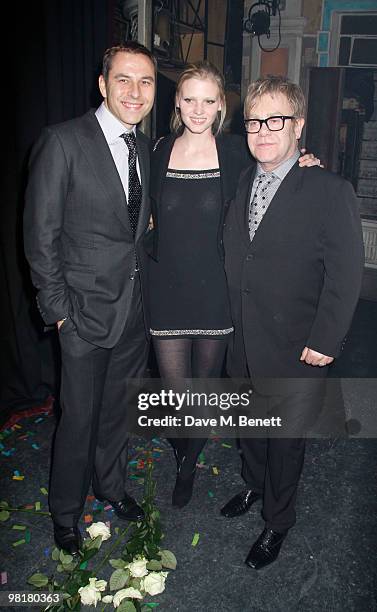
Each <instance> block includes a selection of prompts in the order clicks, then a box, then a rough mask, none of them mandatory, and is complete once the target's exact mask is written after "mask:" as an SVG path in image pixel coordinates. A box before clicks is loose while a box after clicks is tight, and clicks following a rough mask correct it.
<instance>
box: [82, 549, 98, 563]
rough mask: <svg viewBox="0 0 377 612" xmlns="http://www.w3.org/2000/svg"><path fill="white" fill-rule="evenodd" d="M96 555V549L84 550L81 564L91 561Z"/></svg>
mask: <svg viewBox="0 0 377 612" xmlns="http://www.w3.org/2000/svg"><path fill="white" fill-rule="evenodd" d="M97 553H98V549H97V548H92V549H90V550H85V551H84V553H83V555H82V557H81V563H84V561H89V559H91V558H92V557H95V556H96V554H97Z"/></svg>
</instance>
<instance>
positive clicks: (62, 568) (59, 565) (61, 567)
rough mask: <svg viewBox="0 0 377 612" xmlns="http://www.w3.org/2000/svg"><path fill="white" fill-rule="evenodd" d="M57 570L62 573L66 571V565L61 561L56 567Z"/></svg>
mask: <svg viewBox="0 0 377 612" xmlns="http://www.w3.org/2000/svg"><path fill="white" fill-rule="evenodd" d="M56 571H57V572H59V573H60V574H61V573H62V572H64V571H65V569H64V566H63V565H62V564H61V563H59V564H58V566H57V568H56Z"/></svg>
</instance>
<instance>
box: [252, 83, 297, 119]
mask: <svg viewBox="0 0 377 612" xmlns="http://www.w3.org/2000/svg"><path fill="white" fill-rule="evenodd" d="M279 93H280V94H283V95H284V96H285V97H286V98H287V100H288V102H289V103H290V105H291V107H292V112H293V115H294V116H295V118H296V119H299V118H301V117H305V107H306V104H305V96H304V93H303V91H302V89H301V87H300V86H299V85H296V84H295V83H292V82H291V81H289V80H288V79H286V78H284V77H280V76H268V77H266V78H264V79H258V80H257V81H254V82H253V83H250V85H249V87H248V88H247V93H246V98H245V102H244V106H243V108H244V117H245V119H247V118H248V113H249V112H250V111H251V110H252V108H253V106H254V105H255V103H256V101H257V100H258V99H259V98H260V97H261V96H263V95H265V94H270V95H272V96H273V95H274V94H279Z"/></svg>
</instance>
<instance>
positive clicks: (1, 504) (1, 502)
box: [0, 500, 9, 508]
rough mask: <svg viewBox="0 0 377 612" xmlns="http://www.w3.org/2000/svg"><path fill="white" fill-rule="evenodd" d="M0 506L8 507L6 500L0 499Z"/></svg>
mask: <svg viewBox="0 0 377 612" xmlns="http://www.w3.org/2000/svg"><path fill="white" fill-rule="evenodd" d="M0 508H9V504H8V502H7V501H5V500H3V501H0Z"/></svg>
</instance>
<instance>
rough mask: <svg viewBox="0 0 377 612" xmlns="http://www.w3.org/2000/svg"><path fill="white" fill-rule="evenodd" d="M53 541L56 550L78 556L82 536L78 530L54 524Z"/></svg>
mask: <svg viewBox="0 0 377 612" xmlns="http://www.w3.org/2000/svg"><path fill="white" fill-rule="evenodd" d="M54 539H55V544H56V546H57V547H58V548H61V549H62V550H64V551H65V552H67V553H68V554H70V555H74V556H75V555H78V554H79V550H80V548H81V546H82V536H81V533H80V530H79V528H78V527H77V526H76V527H62V526H61V525H58V524H57V523H55V522H54Z"/></svg>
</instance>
